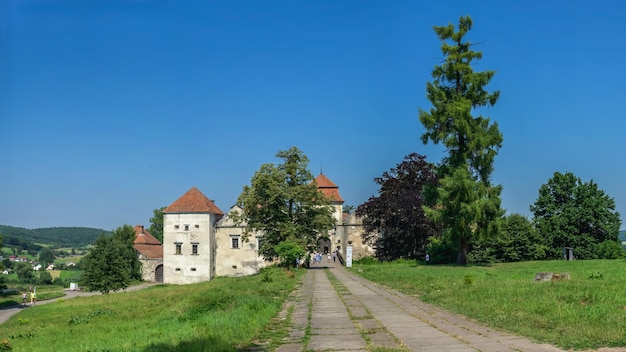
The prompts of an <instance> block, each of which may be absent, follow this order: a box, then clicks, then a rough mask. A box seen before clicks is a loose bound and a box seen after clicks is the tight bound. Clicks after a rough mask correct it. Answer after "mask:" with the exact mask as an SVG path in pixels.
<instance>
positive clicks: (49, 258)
mask: <svg viewBox="0 0 626 352" xmlns="http://www.w3.org/2000/svg"><path fill="white" fill-rule="evenodd" d="M55 257H56V254H55V253H54V249H52V248H50V247H44V248H42V249H41V252H40V253H39V261H40V262H41V263H42V265H44V266H47V265H50V264H52V263H54V258H55Z"/></svg>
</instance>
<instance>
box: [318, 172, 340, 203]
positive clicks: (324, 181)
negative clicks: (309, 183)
mask: <svg viewBox="0 0 626 352" xmlns="http://www.w3.org/2000/svg"><path fill="white" fill-rule="evenodd" d="M315 183H316V184H317V190H318V191H320V192H322V194H324V195H325V196H326V197H328V198H329V199H330V200H331V201H333V202H339V203H343V198H341V195H339V187H338V186H337V185H336V184H335V183H334V182H333V181H331V180H330V179H329V178H328V177H326V175H324V174H322V173H320V174H319V175H318V176H317V177H316V178H315Z"/></svg>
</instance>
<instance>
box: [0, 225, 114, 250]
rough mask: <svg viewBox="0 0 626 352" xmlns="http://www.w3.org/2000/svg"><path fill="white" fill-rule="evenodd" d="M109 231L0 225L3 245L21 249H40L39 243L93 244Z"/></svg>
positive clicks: (55, 244)
mask: <svg viewBox="0 0 626 352" xmlns="http://www.w3.org/2000/svg"><path fill="white" fill-rule="evenodd" d="M109 233H110V231H105V230H102V229H95V228H90V227H46V228H38V229H26V228H23V227H14V226H8V225H0V235H2V246H3V247H11V248H14V247H19V248H21V249H23V250H26V251H28V250H40V249H41V246H40V245H38V243H39V244H46V245H49V246H52V247H57V248H61V247H74V248H79V247H86V246H88V245H90V244H93V243H94V242H95V241H96V239H97V238H98V237H100V236H101V235H102V234H109Z"/></svg>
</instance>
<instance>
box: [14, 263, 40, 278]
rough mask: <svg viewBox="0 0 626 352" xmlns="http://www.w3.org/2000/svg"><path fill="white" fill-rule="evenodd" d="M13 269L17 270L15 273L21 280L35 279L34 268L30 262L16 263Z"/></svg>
mask: <svg viewBox="0 0 626 352" xmlns="http://www.w3.org/2000/svg"><path fill="white" fill-rule="evenodd" d="M13 270H15V273H16V274H17V277H18V279H19V280H20V281H21V282H33V281H34V279H35V274H34V273H33V268H32V267H31V266H30V264H28V263H22V262H20V263H15V264H14V265H13Z"/></svg>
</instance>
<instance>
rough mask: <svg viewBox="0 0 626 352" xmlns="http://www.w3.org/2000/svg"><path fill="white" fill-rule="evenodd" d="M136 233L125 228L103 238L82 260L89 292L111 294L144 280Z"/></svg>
mask: <svg viewBox="0 0 626 352" xmlns="http://www.w3.org/2000/svg"><path fill="white" fill-rule="evenodd" d="M134 238H135V230H134V229H133V227H132V226H130V225H124V226H122V227H119V228H117V229H116V230H115V231H113V234H111V236H107V235H102V236H101V237H100V238H98V239H97V240H96V243H95V245H94V246H93V248H92V249H91V251H90V252H89V253H88V254H87V255H86V256H85V257H84V258H83V259H82V260H81V265H82V267H83V270H84V274H83V285H85V286H86V287H87V288H88V290H89V291H100V292H102V293H108V292H110V291H117V290H120V289H124V288H126V287H128V286H129V285H130V283H131V281H132V280H137V279H141V263H140V262H139V259H138V258H137V254H136V252H135V249H134V248H133V240H134Z"/></svg>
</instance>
